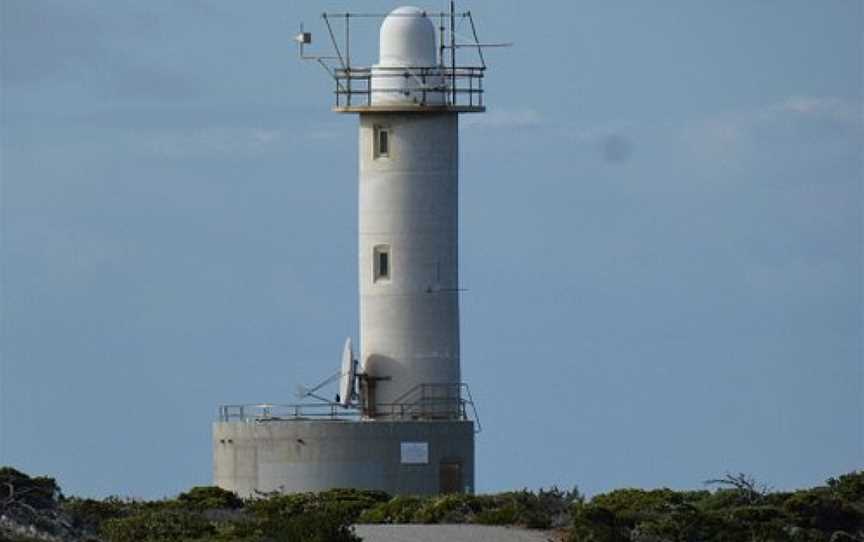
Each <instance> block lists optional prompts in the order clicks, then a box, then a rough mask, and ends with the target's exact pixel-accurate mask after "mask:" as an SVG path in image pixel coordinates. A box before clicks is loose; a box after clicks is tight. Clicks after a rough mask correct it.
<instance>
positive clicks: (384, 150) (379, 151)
mask: <svg viewBox="0 0 864 542" xmlns="http://www.w3.org/2000/svg"><path fill="white" fill-rule="evenodd" d="M388 156H390V129H389V128H385V127H383V126H376V127H375V158H384V157H388Z"/></svg>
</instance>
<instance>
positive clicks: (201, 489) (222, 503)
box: [177, 486, 243, 511]
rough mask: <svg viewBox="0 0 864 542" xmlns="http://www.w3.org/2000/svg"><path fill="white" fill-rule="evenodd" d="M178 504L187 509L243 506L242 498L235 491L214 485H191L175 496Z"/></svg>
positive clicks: (235, 507) (233, 508) (216, 508)
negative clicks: (191, 486) (190, 487)
mask: <svg viewBox="0 0 864 542" xmlns="http://www.w3.org/2000/svg"><path fill="white" fill-rule="evenodd" d="M177 501H178V503H179V504H180V506H181V507H182V508H184V509H187V510H197V511H203V510H218V509H226V508H227V509H231V510H236V509H238V508H242V507H243V500H242V499H240V497H238V496H237V494H236V493H234V492H232V491H228V490H225V489H222V488H221V487H216V486H198V487H193V488H192V489H190V490H189V491H187V492H186V493H181V494H180V495H178V496H177Z"/></svg>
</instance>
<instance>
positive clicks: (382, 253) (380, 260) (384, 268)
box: [373, 245, 390, 282]
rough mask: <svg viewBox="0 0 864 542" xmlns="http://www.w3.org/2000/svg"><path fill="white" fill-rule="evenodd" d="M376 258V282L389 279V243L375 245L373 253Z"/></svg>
mask: <svg viewBox="0 0 864 542" xmlns="http://www.w3.org/2000/svg"><path fill="white" fill-rule="evenodd" d="M373 259H374V273H373V275H374V277H375V279H374V280H375V282H377V281H379V280H387V279H389V278H390V247H389V246H388V245H378V246H376V247H375V252H374V254H373Z"/></svg>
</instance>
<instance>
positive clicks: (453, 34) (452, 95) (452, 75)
mask: <svg viewBox="0 0 864 542" xmlns="http://www.w3.org/2000/svg"><path fill="white" fill-rule="evenodd" d="M450 71H451V73H450V105H456V2H455V0H450Z"/></svg>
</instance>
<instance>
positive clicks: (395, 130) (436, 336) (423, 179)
mask: <svg viewBox="0 0 864 542" xmlns="http://www.w3.org/2000/svg"><path fill="white" fill-rule="evenodd" d="M437 64H438V58H437V48H436V43H435V26H434V25H433V24H432V22H431V21H430V20H429V19H428V18H427V17H426V16H425V14H424V13H423V12H422V11H421V10H419V9H417V8H410V7H403V8H399V9H396V10H394V11H393V12H391V13H390V15H389V16H388V17H387V18H386V19H385V20H384V22H383V23H382V25H381V32H380V60H379V62H378V64H376V65H375V66H373V67H372V70H371V81H370V90H371V92H370V106H369V107H366V108H362V109H361V110H360V111H359V112H360V134H359V136H360V140H359V162H360V168H359V170H360V179H359V265H360V268H359V279H360V346H361V351H360V363H361V364H362V367H363V372H364V375H365V377H366V378H365V381H364V384H365V385H364V386H363V388H362V389H363V391H364V392H365V398H364V399H365V406H366V415H367V416H368V417H371V418H386V417H388V416H390V415H392V414H393V411H394V408H396V407H397V406H399V407H402V405H405V404H410V403H413V402H416V401H425V402H426V406H427V408H432V409H433V410H434V411H435V412H434V413H435V414H436V415H437V416H440V417H447V416H456V415H458V409H459V406H460V404H459V401H458V398H459V384H460V374H459V373H460V371H459V296H458V288H459V235H458V231H459V226H458V224H459V117H458V112H457V111H456V110H450V109H448V108H446V107H442V106H444V105H445V98H446V87H445V85H444V82H445V81H444V77H443V76H442V75H441V70H440V68H437ZM430 401H432V402H431V403H430Z"/></svg>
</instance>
